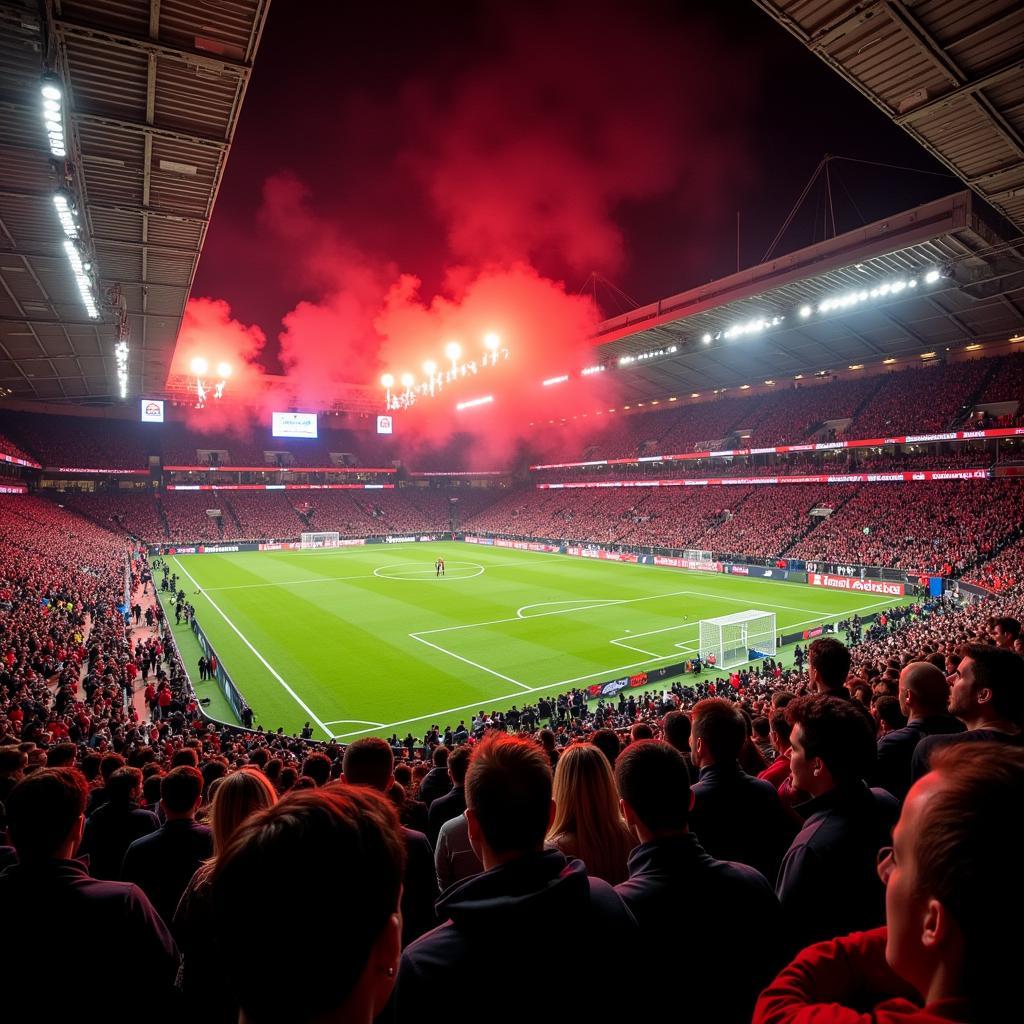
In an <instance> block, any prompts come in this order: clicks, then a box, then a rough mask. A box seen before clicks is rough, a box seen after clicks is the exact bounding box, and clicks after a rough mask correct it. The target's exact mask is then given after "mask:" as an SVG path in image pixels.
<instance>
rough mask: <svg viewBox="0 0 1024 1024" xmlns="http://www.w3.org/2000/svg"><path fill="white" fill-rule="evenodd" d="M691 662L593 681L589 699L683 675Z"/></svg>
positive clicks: (609, 695) (588, 694) (589, 689)
mask: <svg viewBox="0 0 1024 1024" xmlns="http://www.w3.org/2000/svg"><path fill="white" fill-rule="evenodd" d="M689 664H690V663H689V662H686V661H680V662H677V663H676V664H674V665H663V666H662V667H661V668H656V669H652V670H651V671H650V672H637V673H635V674H634V675H631V676H619V678H618V679H611V680H609V681H608V682H606V683H593V684H592V685H591V686H588V687H587V700H598V699H600V698H601V697H614V696H615V694H617V693H619V692H620V691H622V690H635V689H636V688H637V687H639V686H646V685H647V684H648V683H660V682H661V681H662V680H663V679H671V678H672V676H679V675H682V674H683V673H684V672H685V671H686V670H687V668H688V667H689Z"/></svg>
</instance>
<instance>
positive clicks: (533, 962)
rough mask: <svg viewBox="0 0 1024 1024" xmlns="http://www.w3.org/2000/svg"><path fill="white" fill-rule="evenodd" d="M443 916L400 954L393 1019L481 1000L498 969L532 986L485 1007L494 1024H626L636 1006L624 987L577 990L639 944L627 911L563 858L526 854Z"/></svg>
mask: <svg viewBox="0 0 1024 1024" xmlns="http://www.w3.org/2000/svg"><path fill="white" fill-rule="evenodd" d="M437 909H438V912H439V914H440V916H441V917H442V918H444V917H447V918H449V920H448V921H447V922H446V923H445V924H443V925H441V926H440V927H438V928H435V929H434V930H433V931H431V932H428V933H427V934H426V935H424V936H423V937H422V938H420V939H417V940H416V942H414V943H413V944H412V945H411V946H409V947H408V948H407V949H406V950H405V951H404V952H403V953H402V963H401V967H400V968H399V971H398V982H397V985H396V987H395V994H394V1009H395V1019H396V1020H399V1021H406V1020H414V1019H417V1018H418V1017H420V1016H421V1015H422V1014H423V1012H424V1008H425V1007H431V1006H436V1005H437V1000H438V999H444V998H446V993H447V994H450V993H453V992H475V991H478V990H479V989H480V986H481V985H483V984H485V983H486V979H488V978H490V977H491V976H492V975H493V972H494V970H495V967H496V966H500V969H501V973H502V976H503V977H506V978H510V979H515V980H516V984H517V985H526V986H527V987H526V989H524V990H523V991H522V992H521V993H519V994H517V992H516V991H515V990H513V991H512V992H507V993H497V992H496V993H495V994H494V998H493V999H489V1000H487V1003H488V1005H487V1014H486V1016H487V1019H488V1020H489V1021H512V1020H515V1021H521V1020H522V1019H523V1018H524V1017H529V1019H530V1020H531V1021H558V1022H564V1021H565V1020H566V1019H567V1018H569V1017H571V1019H573V1020H584V1019H588V1018H590V1019H594V1020H616V1019H620V1018H621V1019H625V1013H626V1009H627V1005H628V1004H630V1003H634V1002H635V1000H636V994H635V993H634V992H633V991H632V989H631V986H629V985H626V984H623V983H622V982H621V981H620V980H615V979H611V981H612V983H611V984H608V985H603V984H599V983H593V984H582V983H578V982H579V980H580V979H582V978H586V977H590V976H591V975H592V973H593V971H594V969H595V967H596V966H597V965H599V964H600V963H602V962H606V961H607V960H609V959H614V958H615V957H616V956H619V955H621V953H622V952H623V951H626V950H630V949H636V948H637V945H636V943H637V939H638V932H637V928H636V922H635V921H634V920H633V915H632V914H631V913H630V912H629V910H628V909H627V907H626V905H625V904H624V903H623V902H622V900H621V899H620V898H619V896H618V895H617V894H616V892H615V890H614V889H612V887H611V886H610V885H608V884H607V883H606V882H602V881H601V880H600V879H596V878H594V879H588V878H587V872H586V868H585V867H584V865H583V862H582V861H579V860H571V861H570V860H567V859H566V858H565V857H564V856H563V855H562V854H561V853H559V852H558V851H557V850H550V851H548V850H545V851H544V852H542V853H531V854H527V855H525V856H523V857H520V858H517V859H516V860H514V861H510V862H509V863H507V864H502V865H500V866H499V867H496V868H492V869H491V870H490V871H485V872H484V873H483V874H481V875H476V876H474V877H473V878H470V879H467V880H466V881H465V882H462V883H461V884H459V885H455V886H452V888H450V889H449V890H448V891H447V892H446V893H445V895H444V897H443V898H442V899H441V900H440V902H439V903H438V905H437ZM554 966H557V970H555V969H553V967H554ZM567 985H569V986H570V988H569V989H567V988H566V986H567ZM567 999H569V1000H570V1003H568V1004H567V1003H566V1000H567Z"/></svg>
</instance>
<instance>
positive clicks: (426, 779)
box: [416, 768, 452, 810]
mask: <svg viewBox="0 0 1024 1024" xmlns="http://www.w3.org/2000/svg"><path fill="white" fill-rule="evenodd" d="M451 788H452V777H451V776H450V775H449V774H448V769H447V768H431V769H430V771H429V772H427V774H426V775H424V776H423V781H422V782H421V783H420V788H419V792H418V793H417V794H416V799H417V800H422V801H423V803H425V804H426V805H427V809H428V810H429V808H430V805H431V804H432V803H433V802H434V801H435V800H436V799H437V798H438V797H439V796H444V795H445V793H447V792H449V791H450V790H451Z"/></svg>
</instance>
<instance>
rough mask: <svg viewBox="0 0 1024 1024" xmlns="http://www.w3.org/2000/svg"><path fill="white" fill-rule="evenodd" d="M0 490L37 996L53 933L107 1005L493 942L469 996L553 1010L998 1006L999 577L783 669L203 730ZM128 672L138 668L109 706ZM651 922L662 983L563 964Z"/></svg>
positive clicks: (281, 981) (280, 1004)
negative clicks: (981, 590) (983, 590)
mask: <svg viewBox="0 0 1024 1024" xmlns="http://www.w3.org/2000/svg"><path fill="white" fill-rule="evenodd" d="M0 513H2V514H3V515H2V519H0V597H2V599H3V606H2V611H0V650H2V651H3V654H4V658H3V663H2V666H0V803H2V806H3V824H4V826H5V827H6V835H7V837H8V840H9V845H8V846H0V903H2V905H3V906H4V908H5V927H4V928H3V929H2V930H0V962H2V963H3V964H4V966H5V970H6V971H8V972H10V975H9V976H10V977H12V978H17V979H18V983H19V985H20V986H24V988H25V990H26V991H32V992H35V993H39V994H41V995H42V994H43V993H45V992H46V989H45V988H44V987H43V986H44V984H45V982H46V981H47V980H48V979H49V978H50V977H51V975H52V971H53V969H54V964H53V959H52V957H49V956H46V955H42V954H43V953H44V952H45V951H46V950H48V949H50V948H51V944H52V942H53V937H54V928H55V927H56V926H57V925H58V923H59V933H60V935H61V936H62V939H63V941H64V942H65V943H71V944H77V945H79V946H80V945H81V943H82V942H85V941H88V943H89V946H90V948H95V949H97V950H101V951H102V954H103V956H104V958H105V962H106V963H107V965H108V966H107V968H106V970H108V971H113V972H115V975H116V978H117V990H116V995H112V996H111V998H109V999H104V1000H103V1001H102V1009H101V1011H100V1012H99V1013H98V1014H97V1015H101V1016H102V1018H103V1019H104V1020H108V1021H120V1020H126V1021H127V1020H130V1019H136V1018H137V1015H138V1012H139V1007H140V1006H145V1007H146V1015H147V1017H148V1018H150V1019H156V1020H164V1019H166V1020H177V1019H186V1018H192V1019H198V1020H204V1021H207V1020H208V1021H221V1020H223V1021H225V1022H226V1021H235V1020H238V1019H240V1018H239V1013H240V1012H241V1014H242V1015H243V1019H245V1020H252V1021H260V1020H268V1021H269V1020H279V1019H288V1020H310V1021H312V1020H327V1019H330V1020H336V1021H359V1022H366V1024H368V1022H370V1021H372V1020H376V1019H381V1020H409V1019H412V1018H413V1017H414V1016H419V1015H421V1014H422V1013H423V1012H424V1010H425V1009H426V1008H429V1007H431V1006H437V1005H442V1004H444V1003H445V1001H447V1000H449V999H451V998H452V996H453V994H455V993H465V992H470V991H472V990H473V988H474V986H477V985H479V984H481V983H483V982H485V981H486V980H487V979H490V978H492V977H493V971H494V965H495V964H496V963H497V964H499V965H500V968H501V971H502V972H503V975H502V976H503V977H505V976H506V973H505V972H511V973H510V974H507V977H509V978H510V979H514V980H515V984H516V985H519V984H521V983H528V988H527V990H526V991H524V992H523V993H519V994H516V993H510V994H507V995H503V996H502V999H501V1000H500V1001H499V1002H498V1003H497V1004H495V1006H493V1007H492V1008H490V1009H489V1010H488V1015H489V1016H490V1017H496V1018H497V1019H499V1020H512V1019H514V1018H515V1019H518V1018H520V1017H521V1016H522V1014H523V1012H524V1006H525V1005H528V1006H529V1008H530V1009H529V1012H530V1015H531V1016H532V1017H534V1018H536V1019H540V1020H552V1021H553V1020H556V1019H564V1017H565V1015H566V1012H568V1011H567V1008H566V1004H565V999H566V998H567V996H566V986H567V985H568V986H569V988H570V989H571V990H572V992H571V997H570V1000H571V1006H572V1010H571V1012H572V1014H573V1015H585V1016H587V1017H591V1016H601V1015H605V1016H607V1015H609V1014H611V1015H613V1016H614V1017H615V1018H618V1017H620V1016H624V1015H626V1014H630V1013H635V1012H636V1009H637V1006H638V1005H642V1006H643V1007H644V1012H646V1013H654V1012H658V1013H668V1012H676V1011H679V1010H680V1008H681V1003H680V1000H681V1001H682V1005H683V1007H684V1008H685V1010H686V1012H687V1013H688V1014H689V1015H691V1016H693V1018H694V1019H695V1020H716V1021H723V1022H732V1021H735V1022H741V1021H742V1022H745V1021H750V1020H753V1021H755V1022H757V1024H775V1022H779V1024H782V1022H794V1024H795V1022H797V1021H803V1020H807V1021H810V1020H829V1021H841V1022H845V1021H850V1022H851V1024H853V1022H858V1024H861V1022H873V1021H878V1022H883V1021H884V1022H895V1021H901V1022H909V1024H937V1022H942V1021H968V1020H969V1021H978V1022H982V1024H987V1022H990V1021H993V1022H994V1021H1000V1022H1001V1021H1005V1020H1006V1019H1008V1017H1007V1013H1008V1009H1009V1008H1010V1007H1012V1006H1013V1005H1015V1002H1014V999H1013V995H1014V992H1013V989H1012V987H1011V986H1012V985H1013V984H1014V982H1013V976H1014V975H1013V968H1014V966H1015V963H1016V956H1017V948H1016V944H1014V943H1012V942H1010V941H1007V940H1006V938H1005V930H1004V929H1003V928H1000V925H1001V924H1005V921H1006V920H1013V919H1014V916H1015V914H1016V913H1017V912H1018V911H1022V910H1024V902H1022V897H1021V895H1020V891H1019V886H1017V885H1016V884H1015V878H1016V871H1015V868H1016V863H1017V861H1018V860H1019V858H1020V857H1021V855H1022V854H1024V826H1022V824H1021V822H1022V820H1024V819H1022V816H1021V814H1020V810H1021V806H1022V801H1024V749H1022V747H1024V738H1022V734H1021V725H1022V722H1024V660H1022V659H1021V653H1022V651H1024V647H1022V640H1021V627H1020V621H1021V619H1022V618H1024V593H1022V591H1021V588H1019V587H1008V588H1007V589H1006V590H1005V591H1003V592H1002V593H1001V594H1000V595H999V596H998V597H996V598H993V599H990V600H987V601H984V602H981V603H970V604H968V603H963V602H962V601H961V600H960V599H959V598H958V597H957V596H956V595H947V596H945V597H943V598H929V599H927V600H924V601H922V602H921V603H920V604H917V605H912V606H910V607H897V608H893V609H890V610H889V611H887V612H884V613H882V614H881V615H880V616H879V617H878V618H877V619H876V620H875V621H873V622H861V621H859V620H856V619H854V620H851V621H849V622H847V623H844V624H842V628H843V629H845V631H846V633H847V636H848V638H849V640H850V643H851V646H850V647H848V646H846V645H844V644H843V643H841V642H840V641H839V639H838V637H835V636H826V637H823V638H821V639H818V640H815V641H814V642H812V643H810V644H809V645H807V647H806V648H804V647H800V648H799V649H798V651H797V652H794V656H793V663H792V664H791V665H783V663H782V661H780V660H776V659H774V658H773V659H770V660H768V661H762V662H761V663H759V664H758V665H757V666H756V667H755V668H752V669H750V668H744V669H741V670H733V671H731V672H730V673H726V674H720V675H719V676H718V677H717V678H714V679H711V678H708V677H705V678H704V679H703V680H702V681H701V682H700V683H698V684H697V685H696V686H690V685H685V684H684V683H682V682H677V683H675V684H674V685H673V686H672V687H671V688H665V689H661V690H660V691H659V690H650V689H648V690H645V691H629V692H627V691H621V692H620V693H619V694H618V695H617V696H615V697H612V698H609V699H599V700H588V699H587V695H586V694H585V693H584V692H583V691H580V690H574V691H571V692H569V693H563V694H559V695H555V696H549V695H545V694H543V693H541V694H539V695H538V699H537V701H536V703H531V704H529V705H524V706H522V707H521V708H517V709H510V710H508V711H494V712H491V711H489V710H486V709H481V710H480V712H479V713H477V714H476V715H474V716H472V720H471V721H470V722H469V724H467V723H466V722H465V721H462V722H460V723H459V724H458V725H457V726H456V727H455V728H452V727H451V726H450V725H449V726H448V727H446V728H445V729H444V730H443V732H442V730H441V728H440V727H439V726H435V727H433V728H432V729H430V730H428V732H427V734H426V735H425V736H424V737H423V739H422V741H420V740H417V739H415V738H413V737H411V735H410V736H409V737H407V740H406V741H403V740H400V739H399V738H398V736H397V734H396V735H394V736H392V737H391V739H390V740H389V741H385V740H382V739H375V738H365V739H361V740H358V741H355V742H353V743H350V744H348V745H347V746H342V745H340V744H337V743H314V742H312V741H309V740H303V739H298V738H295V737H288V736H285V735H284V734H283V733H282V732H277V733H272V732H266V731H263V730H262V729H260V730H257V731H246V730H242V729H233V728H229V727H226V726H223V727H217V726H212V725H210V724H207V723H206V722H205V721H204V720H203V719H202V717H201V715H200V714H199V709H198V706H197V703H196V701H195V697H194V694H193V693H192V691H191V688H190V686H189V685H188V681H187V679H186V678H185V677H184V674H183V673H182V671H181V667H180V661H179V660H178V659H177V657H176V655H175V653H174V650H173V641H171V640H170V638H169V635H168V634H167V632H166V630H164V629H163V628H162V626H158V627H156V628H155V629H154V631H153V632H152V634H151V635H150V636H149V638H148V639H147V641H146V643H145V644H143V643H142V641H141V640H139V641H138V642H137V644H136V646H135V648H134V649H133V648H132V645H131V643H130V642H129V641H128V639H127V634H126V626H125V617H124V615H123V614H122V612H121V610H120V609H118V607H117V606H118V604H120V602H121V600H122V598H123V590H124V585H125V580H124V576H125V569H126V566H127V568H128V572H129V574H130V576H131V583H132V584H133V585H134V586H135V587H138V586H139V585H140V583H141V582H142V581H143V579H144V576H143V572H144V563H143V562H142V560H141V558H139V556H138V555H137V553H136V552H135V551H134V550H133V549H132V548H131V547H130V546H129V545H128V544H126V542H125V541H124V540H122V539H119V538H118V537H117V536H116V535H115V534H113V533H112V532H109V531H106V530H103V529H101V528H100V527H97V526H95V525H93V524H91V523H89V522H87V521H85V520H83V519H81V518H80V517H78V516H75V515H74V514H72V513H70V512H68V511H65V510H61V509H59V508H56V507H55V506H53V505H52V504H51V503H49V502H46V501H42V500H38V499H34V498H25V497H18V498H8V499H0ZM140 668H141V670H142V673H143V674H144V676H145V675H146V674H148V672H149V671H150V670H151V669H153V670H155V676H154V679H155V681H156V682H157V683H158V684H159V686H160V687H166V693H167V699H166V700H154V701H153V702H152V707H151V710H150V716H149V720H143V721H138V720H137V716H136V714H135V712H134V703H133V702H132V700H131V690H132V689H133V688H134V685H135V683H136V679H135V678H134V677H135V676H136V673H137V672H138V670H139V669H140ZM141 682H142V681H141V680H138V683H139V685H141ZM410 741H411V742H410ZM282 908H288V909H287V910H286V911H283V910H282ZM268 913H269V914H270V915H271V916H270V918H268V916H267V915H268ZM282 913H286V914H287V915H289V919H291V918H292V917H294V918H295V920H296V921H297V922H302V921H304V916H303V915H307V914H313V915H314V917H315V919H316V920H315V921H314V920H311V921H310V922H308V928H309V929H312V930H311V931H309V934H308V935H307V937H306V938H305V939H304V940H303V941H302V943H301V949H298V948H295V943H294V941H290V942H286V946H285V948H282V947H281V945H280V943H279V942H278V941H276V940H275V939H274V932H273V929H270V930H269V931H268V927H269V924H270V922H271V921H273V920H274V919H275V917H277V916H279V915H281V914H282ZM295 927H303V925H302V924H301V923H298V924H296V925H295ZM323 927H327V928H328V929H329V930H330V933H331V939H330V941H324V940H323V937H322V928H323ZM681 929H683V930H685V931H686V932H687V933H688V934H693V935H694V936H697V937H698V938H699V942H698V946H697V948H695V949H694V950H693V951H691V953H692V957H693V958H695V959H694V960H693V962H694V963H699V970H694V971H690V972H689V973H688V975H687V982H686V985H685V986H684V990H683V991H680V990H679V986H677V985H674V984H666V983H665V981H664V979H663V978H660V977H659V976H658V974H657V972H655V974H654V975H653V976H651V977H650V978H647V979H646V981H645V982H644V983H642V984H640V987H639V988H638V987H637V986H636V985H633V984H627V983H624V982H623V981H622V979H621V978H617V977H609V978H608V979H607V981H603V980H601V979H598V978H596V977H594V975H593V968H594V961H595V957H596V958H604V957H607V956H611V955H613V954H619V953H621V952H627V953H633V952H638V953H639V954H640V955H641V956H643V957H650V956H660V955H670V954H671V953H672V951H673V950H678V949H679V946H678V943H679V934H680V930H681ZM751 929H755V930H756V932H757V934H759V935H762V936H764V937H765V938H766V940H767V941H763V942H755V943H752V942H750V941H746V940H741V938H740V936H741V935H747V936H749V935H750V933H751ZM250 939H251V940H250ZM741 941H742V942H743V944H742V946H741V945H740V942H741ZM72 952H73V953H76V954H78V955H67V956H64V957H62V959H61V965H60V976H61V984H62V986H64V987H65V990H66V991H68V992H82V991H86V990H87V988H88V986H89V985H90V984H92V983H93V982H94V981H95V979H96V970H97V966H96V963H95V960H94V958H93V957H90V956H86V955H83V954H82V952H81V950H80V949H74V950H70V949H69V954H70V953H72ZM679 955H685V956H690V955H691V954H679ZM586 979H589V980H586ZM45 998H46V1000H47V1001H48V1002H49V1003H52V1002H53V1000H54V999H55V998H58V997H57V996H51V995H47V996H45ZM638 1000H639V1002H638ZM602 1019H603V1018H602Z"/></svg>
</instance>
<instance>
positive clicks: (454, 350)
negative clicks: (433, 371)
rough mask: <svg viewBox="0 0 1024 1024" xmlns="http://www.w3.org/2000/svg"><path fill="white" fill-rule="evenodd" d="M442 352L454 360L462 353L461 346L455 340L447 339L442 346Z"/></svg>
mask: <svg viewBox="0 0 1024 1024" xmlns="http://www.w3.org/2000/svg"><path fill="white" fill-rule="evenodd" d="M444 354H445V355H446V356H447V357H448V358H449V359H450V360H452V362H454V361H455V360H456V359H458V358H459V356H461V355H462V346H461V345H460V344H459V343H458V342H457V341H449V342H448V344H447V345H445V347H444Z"/></svg>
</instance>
